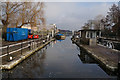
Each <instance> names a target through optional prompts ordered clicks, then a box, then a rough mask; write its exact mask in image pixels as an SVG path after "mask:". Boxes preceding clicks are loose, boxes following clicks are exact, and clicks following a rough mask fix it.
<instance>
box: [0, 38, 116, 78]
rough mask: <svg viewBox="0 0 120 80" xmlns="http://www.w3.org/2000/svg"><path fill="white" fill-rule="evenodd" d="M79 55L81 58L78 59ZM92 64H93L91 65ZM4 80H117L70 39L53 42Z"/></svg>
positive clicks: (8, 72) (4, 72) (11, 71)
mask: <svg viewBox="0 0 120 80" xmlns="http://www.w3.org/2000/svg"><path fill="white" fill-rule="evenodd" d="M78 54H79V57H78ZM86 63H87V64H86ZM91 63H92V64H91ZM2 76H3V78H115V77H116V76H110V75H108V74H107V73H106V72H105V71H104V70H103V69H101V68H100V67H99V66H98V64H96V63H95V61H94V60H93V59H91V58H90V57H89V56H88V55H86V54H85V52H84V51H82V50H81V49H79V48H78V47H77V46H76V45H75V44H72V42H71V40H70V37H66V39H65V40H63V41H61V42H60V41H53V42H51V43H49V44H48V45H47V46H46V47H44V48H43V49H41V50H39V51H38V52H36V53H35V54H33V55H31V56H30V57H29V58H27V59H26V60H24V61H23V62H22V63H20V64H19V65H17V66H16V67H15V68H14V69H12V70H10V71H5V70H3V74H2Z"/></svg>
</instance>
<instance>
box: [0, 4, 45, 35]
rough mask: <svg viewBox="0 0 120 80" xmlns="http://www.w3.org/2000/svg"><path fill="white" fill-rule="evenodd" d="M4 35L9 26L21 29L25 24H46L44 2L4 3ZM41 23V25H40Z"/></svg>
mask: <svg viewBox="0 0 120 80" xmlns="http://www.w3.org/2000/svg"><path fill="white" fill-rule="evenodd" d="M0 4H1V5H2V23H3V25H4V27H3V30H2V31H3V33H6V28H7V27H8V26H10V27H11V26H15V27H19V28H21V27H22V26H23V25H25V24H30V25H31V26H33V27H34V26H36V25H37V24H41V23H42V24H44V25H45V24H46V22H45V21H46V20H45V17H44V3H43V2H2V3H0ZM40 21H41V23H40Z"/></svg>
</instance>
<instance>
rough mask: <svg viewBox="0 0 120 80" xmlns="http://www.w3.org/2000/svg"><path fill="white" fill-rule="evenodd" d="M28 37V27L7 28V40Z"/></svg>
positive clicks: (18, 39)
mask: <svg viewBox="0 0 120 80" xmlns="http://www.w3.org/2000/svg"><path fill="white" fill-rule="evenodd" d="M27 38H28V29H25V28H7V41H20V40H24V39H27Z"/></svg>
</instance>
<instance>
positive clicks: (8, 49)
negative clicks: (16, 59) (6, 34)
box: [0, 36, 51, 61]
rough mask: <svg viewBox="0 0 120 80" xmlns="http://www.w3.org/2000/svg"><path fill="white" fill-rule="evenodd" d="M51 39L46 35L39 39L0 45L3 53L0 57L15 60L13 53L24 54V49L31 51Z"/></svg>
mask: <svg viewBox="0 0 120 80" xmlns="http://www.w3.org/2000/svg"><path fill="white" fill-rule="evenodd" d="M50 39H51V38H49V39H48V38H47V37H46V36H45V37H42V38H38V39H32V40H28V41H24V42H20V43H16V44H11V45H7V46H3V47H0V49H1V50H2V54H0V58H4V57H6V59H7V61H11V60H13V58H12V55H13V54H14V53H15V54H16V56H18V55H23V53H25V52H24V51H23V50H25V49H28V50H25V51H29V50H32V49H35V48H37V47H39V46H40V45H42V44H44V43H45V42H47V41H49V40H50ZM16 48H17V49H16Z"/></svg>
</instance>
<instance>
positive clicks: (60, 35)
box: [56, 34, 66, 40]
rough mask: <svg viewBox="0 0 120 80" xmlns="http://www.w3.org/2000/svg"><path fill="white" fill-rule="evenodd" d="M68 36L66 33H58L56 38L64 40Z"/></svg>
mask: <svg viewBox="0 0 120 80" xmlns="http://www.w3.org/2000/svg"><path fill="white" fill-rule="evenodd" d="M65 38H66V37H65V35H63V34H57V35H56V39H61V40H64V39H65Z"/></svg>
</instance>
